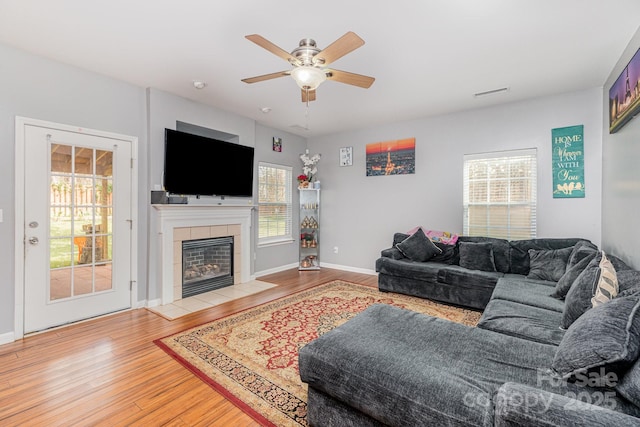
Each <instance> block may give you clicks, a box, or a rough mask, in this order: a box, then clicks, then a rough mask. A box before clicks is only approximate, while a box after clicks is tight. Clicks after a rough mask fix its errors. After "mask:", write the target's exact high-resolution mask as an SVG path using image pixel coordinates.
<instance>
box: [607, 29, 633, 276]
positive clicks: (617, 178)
mask: <svg viewBox="0 0 640 427" xmlns="http://www.w3.org/2000/svg"><path fill="white" fill-rule="evenodd" d="M638 48H640V30H638V32H636V34H635V35H634V37H633V38H632V39H631V41H630V42H629V45H628V46H627V48H626V49H625V51H624V53H623V54H622V56H621V57H620V60H619V61H618V63H617V64H616V66H615V67H614V68H613V70H612V71H611V74H610V75H609V78H608V79H607V81H606V82H605V84H604V87H603V102H602V105H603V114H602V117H603V123H602V127H603V129H604V138H603V149H602V154H603V155H602V160H603V166H602V174H603V184H602V187H603V192H602V240H603V242H602V246H603V248H604V250H605V251H608V252H610V253H612V254H615V255H617V256H619V257H620V258H622V259H623V260H624V261H625V262H627V264H629V265H630V266H632V267H633V268H635V269H640V226H638V212H640V166H639V165H638V162H639V161H640V118H638V117H636V118H635V119H632V120H631V121H630V122H628V123H627V124H626V125H625V126H624V127H623V128H622V129H620V130H619V131H618V132H616V133H614V134H609V115H608V114H609V88H611V85H612V84H613V83H614V82H615V80H616V79H617V78H618V76H619V75H620V73H621V72H622V71H623V70H624V68H625V67H626V66H627V64H628V63H629V60H630V59H631V57H632V56H633V55H634V54H635V53H636V52H637V51H638Z"/></svg>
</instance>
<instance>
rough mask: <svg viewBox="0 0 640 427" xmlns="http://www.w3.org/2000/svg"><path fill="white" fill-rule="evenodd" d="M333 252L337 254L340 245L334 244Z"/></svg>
mask: <svg viewBox="0 0 640 427" xmlns="http://www.w3.org/2000/svg"><path fill="white" fill-rule="evenodd" d="M333 253H334V254H337V253H338V247H337V246H334V247H333Z"/></svg>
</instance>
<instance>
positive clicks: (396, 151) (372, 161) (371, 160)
mask: <svg viewBox="0 0 640 427" xmlns="http://www.w3.org/2000/svg"><path fill="white" fill-rule="evenodd" d="M366 153H367V165H366V167H367V176H379V175H407V174H414V173H416V139H415V138H406V139H398V140H395V141H385V142H375V143H373V144H367V147H366Z"/></svg>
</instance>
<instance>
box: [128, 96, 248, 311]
mask: <svg viewBox="0 0 640 427" xmlns="http://www.w3.org/2000/svg"><path fill="white" fill-rule="evenodd" d="M147 106H148V119H147V120H148V126H149V128H148V133H149V151H148V159H147V161H148V165H149V168H148V170H149V177H148V178H149V181H148V182H149V187H148V188H145V189H143V188H140V196H141V198H144V200H145V203H146V212H145V217H146V218H147V219H148V233H149V239H148V247H147V248H146V254H145V255H147V256H148V263H147V267H146V268H147V269H148V277H149V279H148V283H147V285H148V292H147V295H148V300H149V301H153V302H156V301H157V300H159V299H160V298H161V296H162V287H161V283H160V280H159V279H158V278H159V277H160V265H159V264H160V254H159V246H158V244H157V243H158V240H157V237H158V234H157V223H156V218H155V216H154V214H153V213H154V212H153V208H152V207H151V204H150V203H151V194H150V192H151V190H152V189H153V188H155V186H156V185H157V186H161V185H162V171H163V169H164V130H165V128H168V129H174V130H175V128H176V121H181V122H186V123H189V124H193V125H196V126H200V127H204V128H208V129H213V130H216V131H221V132H225V133H229V134H232V135H238V136H239V143H240V144H242V145H246V146H249V147H253V146H254V144H255V122H254V121H253V120H252V119H248V118H246V117H241V116H238V115H236V114H233V113H229V112H226V111H223V110H220V109H217V108H213V107H209V106H206V105H203V104H200V103H198V102H195V101H191V100H188V99H185V98H182V97H179V96H176V95H172V94H170V93H167V92H163V91H161V90H157V89H147ZM211 167H227V165H215V164H212V165H211ZM220 200H221V199H220V198H219V197H202V198H201V199H199V200H196V199H195V198H190V200H189V203H203V204H204V203H217V202H220ZM246 201H247V199H246V198H245V199H241V202H240V201H239V200H238V199H233V198H227V199H226V201H225V203H245V202H246ZM252 241H253V239H252ZM252 244H253V243H252ZM252 271H253V270H252Z"/></svg>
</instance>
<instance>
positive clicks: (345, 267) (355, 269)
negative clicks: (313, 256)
mask: <svg viewBox="0 0 640 427" xmlns="http://www.w3.org/2000/svg"><path fill="white" fill-rule="evenodd" d="M320 267H325V268H333V269H335V270H343V271H350V272H352V273H362V274H370V275H372V276H377V275H378V273H377V272H376V271H375V270H370V269H368V268H358V267H350V266H348V265H339V264H329V263H326V262H321V263H320ZM292 268H298V264H297V263H293V264H288V265H282V266H280V267H276V268H271V269H269V270H264V271H256V272H255V273H254V276H255V277H258V278H259V277H260V276H266V275H267V274H273V273H279V272H281V271H285V270H290V269H292Z"/></svg>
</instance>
